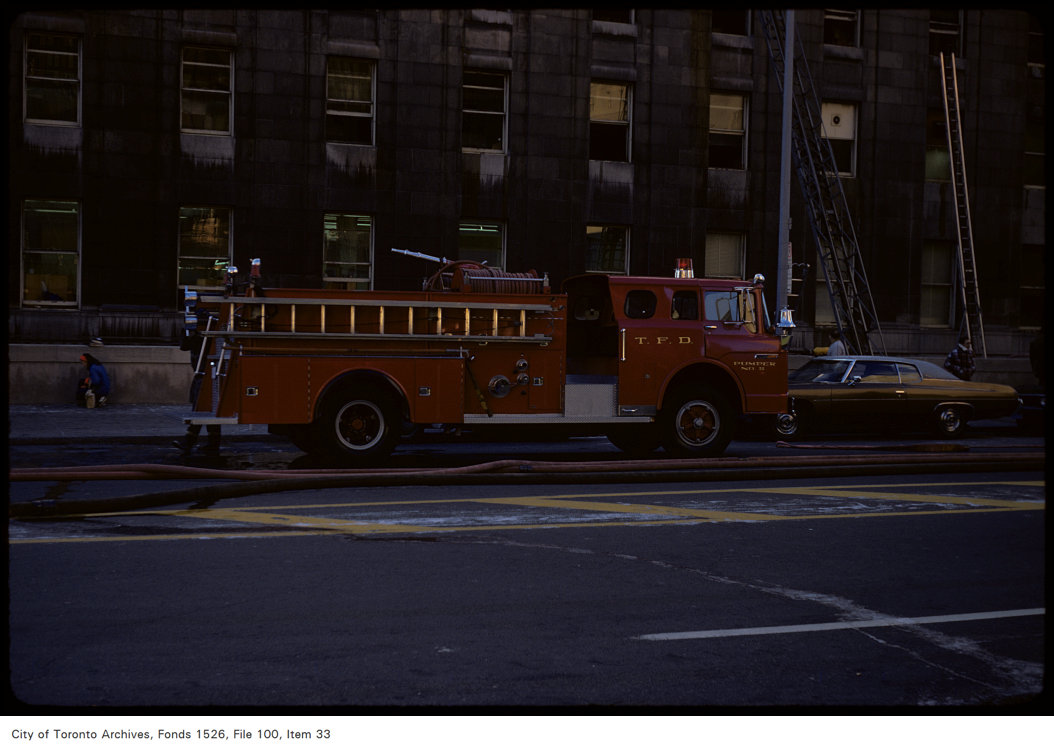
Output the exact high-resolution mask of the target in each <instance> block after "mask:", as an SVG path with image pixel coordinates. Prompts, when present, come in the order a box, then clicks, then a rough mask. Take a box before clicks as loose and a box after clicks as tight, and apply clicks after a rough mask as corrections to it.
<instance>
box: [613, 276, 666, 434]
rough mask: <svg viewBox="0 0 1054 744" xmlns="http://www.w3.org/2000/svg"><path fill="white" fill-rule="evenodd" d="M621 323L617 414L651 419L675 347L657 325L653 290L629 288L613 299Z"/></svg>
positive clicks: (655, 299)
mask: <svg viewBox="0 0 1054 744" xmlns="http://www.w3.org/2000/svg"><path fill="white" fill-rule="evenodd" d="M612 299H613V301H614V302H613V305H614V311H615V319H616V320H617V321H618V333H619V335H618V360H619V363H618V415H620V416H652V415H655V413H656V410H657V408H658V395H659V387H660V385H661V384H662V382H663V378H664V377H665V374H664V372H663V370H665V369H669V367H670V364H669V360H668V359H667V357H668V356H669V353H670V350H671V348H673V346H674V344H672V343H671V339H670V334H669V333H667V332H665V331H663V330H662V329H661V328H660V327H657V326H656V321H655V316H656V312H657V308H658V302H659V298H658V295H657V293H656V292H655V291H654V290H653V289H630V290H628V291H626V293H625V294H624V295H622V296H619V295H617V294H616V295H615V296H614V297H613V298H612Z"/></svg>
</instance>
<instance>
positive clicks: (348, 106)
mask: <svg viewBox="0 0 1054 744" xmlns="http://www.w3.org/2000/svg"><path fill="white" fill-rule="evenodd" d="M373 70H374V66H373V63H372V62H364V61H362V60H357V59H349V58H348V57H330V58H329V59H328V60H327V61H326V140H327V141H329V142H348V143H351V144H354V145H372V144H373Z"/></svg>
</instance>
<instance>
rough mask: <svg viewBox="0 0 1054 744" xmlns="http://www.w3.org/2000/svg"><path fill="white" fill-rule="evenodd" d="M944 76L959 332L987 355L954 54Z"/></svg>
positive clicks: (944, 60) (943, 64) (944, 65)
mask: <svg viewBox="0 0 1054 744" xmlns="http://www.w3.org/2000/svg"><path fill="white" fill-rule="evenodd" d="M940 65H941V78H942V80H943V83H944V96H943V98H944V132H945V135H946V137H947V141H948V155H949V156H950V158H951V179H952V192H953V193H954V194H955V227H956V237H957V239H958V248H959V249H958V252H957V255H958V262H957V263H956V273H957V274H958V277H959V289H960V299H961V301H962V319H961V322H960V325H959V333H960V335H965V336H967V337H969V338H970V339H971V340H972V341H973V342H974V348H975V349H977V350H979V351H980V352H981V355H982V356H984V357H987V356H988V350H987V348H986V347H985V341H984V323H983V322H982V318H981V293H980V289H979V287H978V285H977V264H976V262H975V261H974V250H973V223H972V222H971V220H970V191H969V189H968V188H967V185H966V163H965V161H964V159H963V138H962V128H961V127H960V125H959V122H960V116H959V80H958V75H957V74H956V71H955V55H954V54H949V55H948V56H947V57H945V56H944V53H943V52H941V54H940Z"/></svg>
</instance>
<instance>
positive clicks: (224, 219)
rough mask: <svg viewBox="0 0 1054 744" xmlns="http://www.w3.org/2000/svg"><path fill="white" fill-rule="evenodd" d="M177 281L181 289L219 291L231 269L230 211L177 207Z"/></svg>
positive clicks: (213, 208)
mask: <svg viewBox="0 0 1054 744" xmlns="http://www.w3.org/2000/svg"><path fill="white" fill-rule="evenodd" d="M177 263H178V266H177V277H178V281H179V285H180V286H181V287H219V286H222V285H223V282H224V280H225V279H226V275H227V267H228V266H230V265H231V210H230V209H229V208H228V207H180V208H179V255H178V258H177Z"/></svg>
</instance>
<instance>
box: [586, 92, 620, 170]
mask: <svg viewBox="0 0 1054 744" xmlns="http://www.w3.org/2000/svg"><path fill="white" fill-rule="evenodd" d="M629 112H630V88H629V86H628V85H623V84H622V83H598V82H592V83H590V84H589V159H590V160H617V161H622V162H628V161H629V159H630V115H629Z"/></svg>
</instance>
